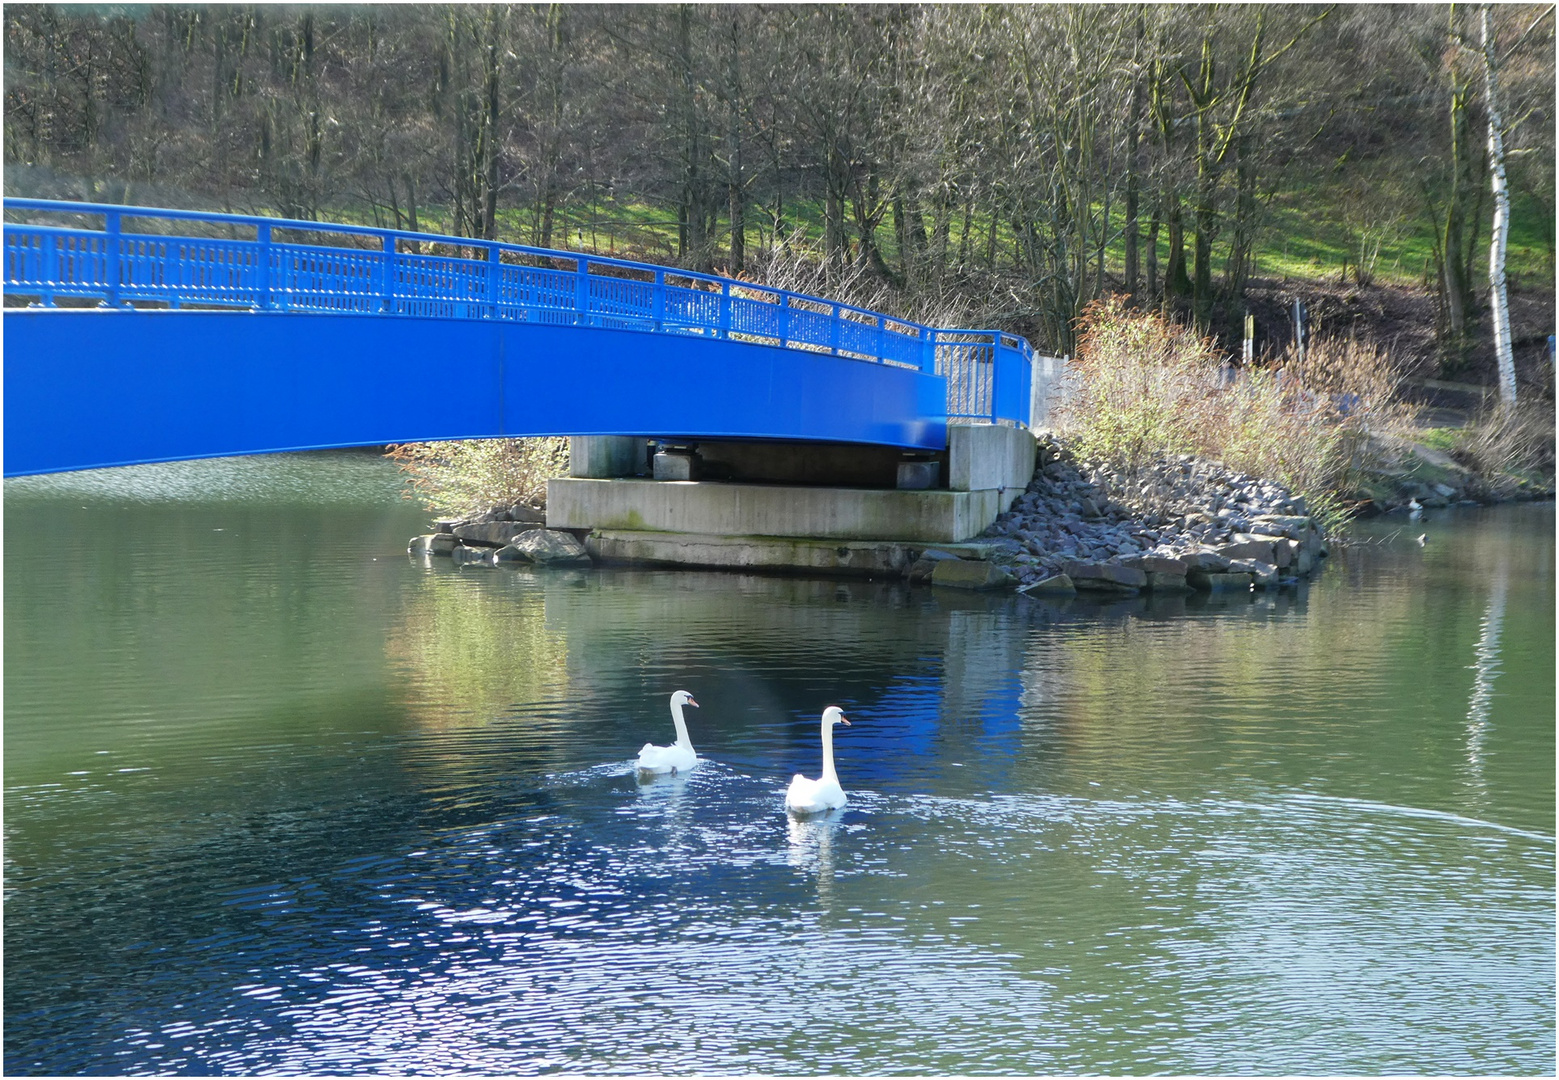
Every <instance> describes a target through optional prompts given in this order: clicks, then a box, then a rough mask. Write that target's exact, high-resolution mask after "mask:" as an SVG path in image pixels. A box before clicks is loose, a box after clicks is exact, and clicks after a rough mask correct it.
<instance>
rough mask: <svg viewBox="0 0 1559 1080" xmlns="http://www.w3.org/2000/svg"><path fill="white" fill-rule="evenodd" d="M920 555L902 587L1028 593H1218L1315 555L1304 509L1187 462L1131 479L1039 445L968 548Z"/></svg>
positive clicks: (1211, 467) (1287, 578) (1293, 574)
mask: <svg viewBox="0 0 1559 1080" xmlns="http://www.w3.org/2000/svg"><path fill="white" fill-rule="evenodd" d="M976 546H978V547H981V548H984V549H985V550H984V552H983V555H984V558H983V559H982V560H979V561H983V562H984V563H985V564H986V565H985V567H984V568H980V567H977V566H970V565H964V564H966V563H969V562H972V561H974V560H969V559H967V558H965V557H963V553H962V552H957V551H940V550H938V549H936V548H932V549H929V550H927V551H926V552H925V553H924V554H923V555H922V556H921V558H920V560H919V561H917V562H916V563H915V565H914V566H913V567H912V568H911V571H910V576H911V579H912V580H914V579H920V580H930V581H931V582H932V583H933V584H942V585H961V586H963V587H965V588H1000V587H1002V586H1015V587H1017V588H1018V589H1020V590H1021V591H1023V592H1027V593H1030V594H1042V593H1072V592H1074V591H1078V590H1084V591H1094V592H1106V593H1126V594H1132V593H1137V592H1190V591H1193V590H1203V591H1221V590H1226V589H1240V590H1249V589H1250V588H1252V587H1256V588H1275V587H1281V586H1284V585H1292V584H1297V583H1298V581H1299V580H1300V579H1301V578H1304V577H1307V576H1309V575H1310V574H1311V573H1313V572H1314V570H1315V568H1316V567H1317V566H1318V565H1319V560H1320V559H1322V558H1324V557H1325V556H1326V554H1327V548H1326V542H1325V539H1324V538H1323V537H1322V535H1321V533H1320V530H1319V529H1317V528H1316V526H1315V523H1314V522H1313V521H1312V520H1311V518H1310V517H1309V514H1308V511H1307V508H1306V506H1305V501H1304V500H1303V499H1302V498H1299V497H1298V496H1295V495H1294V494H1292V493H1291V492H1289V491H1287V490H1285V489H1284V488H1282V487H1281V486H1280V485H1277V484H1274V483H1272V482H1271V481H1268V480H1263V479H1261V478H1259V477H1253V476H1246V475H1244V474H1243V473H1238V472H1235V471H1233V470H1231V469H1226V468H1224V467H1223V466H1222V465H1220V464H1218V463H1217V462H1212V461H1205V460H1202V459H1199V458H1196V457H1193V456H1191V455H1189V454H1187V455H1180V456H1175V457H1169V458H1164V459H1161V460H1159V461H1157V462H1154V463H1153V464H1152V465H1150V466H1149V467H1146V468H1143V469H1140V470H1138V471H1137V472H1136V473H1135V474H1134V475H1126V474H1122V473H1119V472H1111V471H1107V470H1102V469H1094V470H1090V469H1088V468H1086V467H1083V466H1080V465H1079V464H1078V463H1077V462H1075V461H1073V460H1072V458H1071V455H1070V454H1069V453H1068V452H1067V450H1066V448H1065V446H1064V445H1062V444H1061V443H1060V442H1058V441H1057V440H1056V439H1054V438H1053V437H1050V436H1045V437H1042V438H1041V440H1040V445H1039V464H1038V467H1037V468H1036V469H1035V472H1034V479H1033V480H1032V481H1031V482H1030V484H1029V486H1028V489H1027V490H1026V491H1024V493H1023V494H1022V495H1020V496H1019V497H1018V498H1017V499H1016V500H1014V502H1013V504H1012V507H1011V509H1010V510H1008V511H1007V512H1006V513H1005V514H1002V515H1001V516H1000V517H999V518H997V519H996V521H995V523H994V524H992V525H991V527H990V528H989V529H987V530H986V531H985V533H984V534H983V535H982V537H981V540H980V541H979V542H978V543H977V545H976Z"/></svg>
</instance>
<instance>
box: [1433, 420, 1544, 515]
mask: <svg viewBox="0 0 1559 1080" xmlns="http://www.w3.org/2000/svg"><path fill="white" fill-rule="evenodd" d="M1452 454H1453V456H1455V457H1456V458H1457V460H1459V461H1460V462H1461V463H1462V464H1463V465H1466V466H1467V467H1468V468H1470V469H1472V470H1473V472H1475V473H1476V474H1477V475H1478V478H1479V480H1480V481H1481V482H1482V484H1483V486H1484V488H1485V493H1486V494H1487V495H1488V496H1490V497H1492V498H1508V497H1509V496H1511V495H1514V494H1515V493H1516V492H1518V491H1519V490H1521V489H1522V488H1523V487H1526V486H1528V485H1530V484H1533V483H1537V484H1543V483H1545V482H1546V483H1549V484H1551V483H1552V482H1553V475H1554V407H1553V403H1552V402H1548V401H1538V402H1531V401H1526V402H1518V403H1517V404H1516V405H1514V406H1511V407H1506V406H1504V405H1502V404H1499V403H1497V402H1496V403H1495V404H1493V405H1489V406H1486V407H1485V408H1484V409H1483V410H1482V411H1481V412H1479V413H1478V414H1477V415H1476V416H1474V417H1473V418H1472V421H1471V422H1470V423H1469V424H1468V425H1467V426H1466V427H1465V428H1463V429H1462V432H1461V435H1460V437H1459V438H1458V439H1457V442H1456V446H1455V448H1454V449H1453V450H1452Z"/></svg>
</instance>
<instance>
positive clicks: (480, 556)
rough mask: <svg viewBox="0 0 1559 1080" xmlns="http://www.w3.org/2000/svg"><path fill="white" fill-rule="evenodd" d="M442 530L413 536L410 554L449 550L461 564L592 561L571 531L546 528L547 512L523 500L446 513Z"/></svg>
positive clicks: (586, 563) (579, 563) (438, 526)
mask: <svg viewBox="0 0 1559 1080" xmlns="http://www.w3.org/2000/svg"><path fill="white" fill-rule="evenodd" d="M434 528H436V529H437V530H438V531H437V532H434V533H429V534H428V535H426V536H414V537H412V539H411V543H410V544H408V545H406V553H407V554H408V555H447V556H449V557H450V559H452V560H453V561H454V562H455V563H456V564H458V565H463V566H464V565H477V566H500V565H503V564H505V563H512V564H520V565H525V564H529V565H533V566H560V567H561V566H589V565H591V559H590V553H589V552H588V551H586V550H585V545H584V544H581V543H580V542H579V539H578V537H576V536H574V535H573V534H572V533H567V532H562V531H561V530H558V529H549V528H547V516H546V514H545V513H544V512H543V511H541V510H537V509H536V508H535V507H532V506H527V505H526V504H524V503H516V504H515V505H513V506H500V507H495V508H494V509H492V510H489V511H487V513H485V514H480V515H478V516H476V517H470V518H445V519H441V520H439V521H437V522H435V523H434Z"/></svg>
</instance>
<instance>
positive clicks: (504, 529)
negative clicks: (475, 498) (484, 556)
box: [453, 519, 543, 547]
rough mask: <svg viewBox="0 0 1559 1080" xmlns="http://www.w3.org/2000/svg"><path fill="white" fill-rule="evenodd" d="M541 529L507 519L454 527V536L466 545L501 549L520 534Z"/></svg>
mask: <svg viewBox="0 0 1559 1080" xmlns="http://www.w3.org/2000/svg"><path fill="white" fill-rule="evenodd" d="M540 528H543V526H541V525H535V524H531V523H526V522H515V521H509V520H507V519H504V520H501V521H477V522H469V523H467V524H465V525H456V526H455V527H454V530H453V532H454V534H455V536H457V537H459V538H460V539H461V540H464V541H465V542H466V543H468V544H479V545H482V546H484V547H503V546H504V545H506V544H509V543H512V542H513V541H514V538H515V537H516V536H518V535H519V534H520V533H522V532H529V531H532V530H535V529H540Z"/></svg>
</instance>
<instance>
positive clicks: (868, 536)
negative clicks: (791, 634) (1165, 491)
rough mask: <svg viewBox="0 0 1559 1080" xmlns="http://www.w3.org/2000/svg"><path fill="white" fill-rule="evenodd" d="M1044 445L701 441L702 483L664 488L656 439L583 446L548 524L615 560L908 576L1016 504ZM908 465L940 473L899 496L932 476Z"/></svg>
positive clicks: (553, 485) (966, 435)
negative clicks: (920, 447)
mask: <svg viewBox="0 0 1559 1080" xmlns="http://www.w3.org/2000/svg"><path fill="white" fill-rule="evenodd" d="M678 445H679V446H682V447H686V446H688V445H689V444H687V443H679V444H678ZM1036 445H1037V444H1036V442H1035V438H1034V436H1033V435H1032V434H1031V433H1030V432H1029V431H1027V430H1025V429H1023V428H1019V427H1009V426H1005V425H998V424H950V425H949V426H948V446H947V449H946V450H944V451H908V452H907V451H904V450H900V449H897V448H893V447H882V446H867V445H850V444H838V443H802V442H770V441H763V440H741V441H737V440H732V441H721V440H700V441H699V442H698V443H697V444H696V446H695V447H694V452H695V453H696V454H697V455H698V458H699V463H698V470H699V474H700V475H702V476H704V477H706V479H700V480H691V481H689V480H678V481H665V480H659V481H657V480H655V479H653V472H652V469H651V466H650V460H651V459H650V450H651V440H650V439H649V438H648V437H646V438H629V437H622V436H584V437H575V438H573V439H571V440H570V452H571V469H570V471H571V474H572V475H571V476H570V477H568V478H565V479H557V480H553V481H551V482H549V484H548V487H547V524H548V527H549V528H554V529H574V530H590V536H589V538H588V539H587V540H586V546H587V547H589V548H590V550H591V553H592V554H593V555H595V556H596V557H597V558H599V559H602V560H603V561H609V562H632V563H650V564H663V565H688V566H717V567H723V568H728V569H738V568H749V569H770V570H784V569H790V570H797V571H803V572H821V573H841V574H852V575H875V574H894V573H902V572H903V571H904V570H905V569H906V568H907V566H908V564H909V563H910V562H913V561H914V559H915V558H918V557H919V554H920V552H921V551H923V550H924V549H926V548H927V547H932V546H946V545H957V544H960V543H962V542H964V541H968V540H970V539H971V538H973V537H975V536H977V535H979V533H981V532H982V531H983V530H984V529H985V528H986V527H987V526H989V525H990V524H991V523H992V522H993V521H995V520H996V517H997V516H998V515H999V514H1001V513H1002V512H1003V511H1004V510H1006V509H1007V508H1008V507H1010V506H1011V505H1012V502H1013V500H1014V499H1016V498H1017V496H1018V495H1020V494H1022V492H1023V491H1024V489H1025V488H1026V487H1027V486H1028V483H1029V480H1030V479H1031V478H1032V476H1033V473H1034V464H1035V454H1036ZM906 460H909V461H915V462H918V463H920V464H925V463H934V464H935V465H936V466H938V467H937V468H936V469H935V470H934V472H935V475H936V477H937V485H936V486H934V487H929V488H923V489H919V490H905V489H903V488H901V487H899V486H898V484H899V480H900V477H901V474H905V475H918V476H920V477H922V478H923V477H924V476H925V475H926V471H925V470H923V469H921V470H910V471H909V472H908V473H907V474H906V473H905V472H904V470H901V469H900V468H899V466H900V465H901V464H902V463H904V462H905V461H906ZM911 482H915V481H911Z"/></svg>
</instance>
